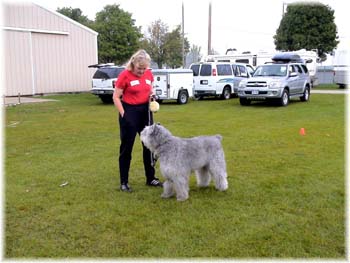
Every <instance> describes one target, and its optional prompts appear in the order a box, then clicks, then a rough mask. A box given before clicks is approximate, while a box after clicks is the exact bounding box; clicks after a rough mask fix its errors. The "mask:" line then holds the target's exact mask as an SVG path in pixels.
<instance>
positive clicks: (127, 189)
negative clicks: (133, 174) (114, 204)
mask: <svg viewBox="0 0 350 263" xmlns="http://www.w3.org/2000/svg"><path fill="white" fill-rule="evenodd" d="M120 190H121V191H122V192H129V193H130V192H132V190H131V188H130V187H129V185H128V184H121V185H120Z"/></svg>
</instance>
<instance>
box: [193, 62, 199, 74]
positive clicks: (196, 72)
mask: <svg viewBox="0 0 350 263" xmlns="http://www.w3.org/2000/svg"><path fill="white" fill-rule="evenodd" d="M191 69H192V71H193V76H195V77H196V76H198V74H199V64H195V65H192V66H191Z"/></svg>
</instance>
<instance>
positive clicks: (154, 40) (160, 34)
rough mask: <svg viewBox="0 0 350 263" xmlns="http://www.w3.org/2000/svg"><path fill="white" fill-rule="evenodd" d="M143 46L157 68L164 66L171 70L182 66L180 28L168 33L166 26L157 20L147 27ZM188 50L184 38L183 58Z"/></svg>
mask: <svg viewBox="0 0 350 263" xmlns="http://www.w3.org/2000/svg"><path fill="white" fill-rule="evenodd" d="M143 45H144V46H145V49H147V51H148V52H149V54H150V56H151V57H152V60H153V61H154V62H155V63H157V65H158V67H159V68H162V67H163V66H164V65H166V66H167V67H171V68H176V67H180V66H182V35H181V26H177V27H176V28H175V29H174V30H173V31H171V32H169V31H168V26H167V24H165V23H163V22H162V21H161V20H160V19H158V20H156V21H154V22H152V23H151V25H150V26H149V27H148V30H147V33H146V34H145V36H144V40H143ZM188 50H189V42H188V40H187V39H186V38H185V54H184V55H185V56H186V53H187V52H188Z"/></svg>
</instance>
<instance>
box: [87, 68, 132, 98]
mask: <svg viewBox="0 0 350 263" xmlns="http://www.w3.org/2000/svg"><path fill="white" fill-rule="evenodd" d="M89 68H97V71H96V72H95V74H94V76H93V77H92V89H91V93H92V94H94V95H96V96H99V97H100V99H101V100H102V102H103V103H112V102H113V92H114V83H115V82H116V81H117V79H118V76H119V74H120V73H121V72H122V71H123V70H124V69H125V67H123V66H114V64H112V63H108V64H96V65H90V66H89Z"/></svg>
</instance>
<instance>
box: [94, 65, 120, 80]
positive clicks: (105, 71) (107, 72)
mask: <svg viewBox="0 0 350 263" xmlns="http://www.w3.org/2000/svg"><path fill="white" fill-rule="evenodd" d="M123 70H124V68H100V69H98V70H97V71H96V72H95V74H94V76H93V78H94V79H115V78H118V76H119V74H120V73H121V72H122V71H123Z"/></svg>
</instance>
